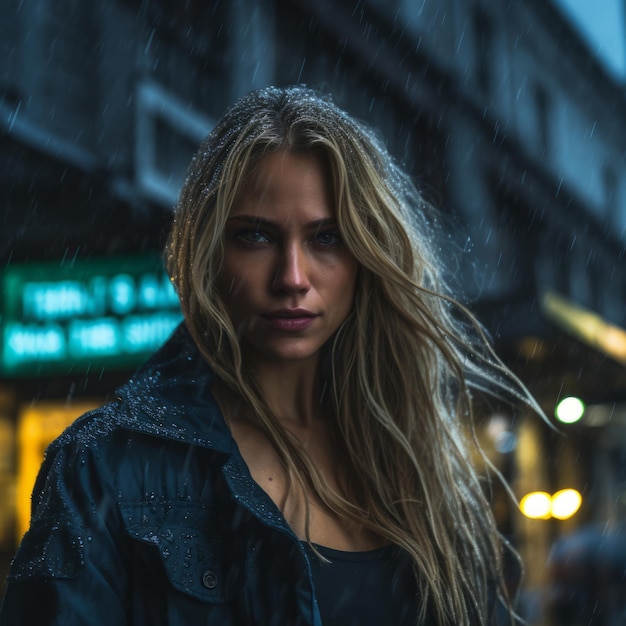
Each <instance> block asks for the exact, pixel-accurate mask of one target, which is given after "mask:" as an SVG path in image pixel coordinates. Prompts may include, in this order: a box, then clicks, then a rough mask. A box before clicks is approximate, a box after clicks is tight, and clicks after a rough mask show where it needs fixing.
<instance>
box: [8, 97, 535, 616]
mask: <svg viewBox="0 0 626 626" xmlns="http://www.w3.org/2000/svg"><path fill="white" fill-rule="evenodd" d="M430 221H431V219H430V211H429V209H428V207H427V206H426V205H425V204H424V203H423V202H422V200H421V199H420V196H419V195H418V193H417V192H416V191H415V188H414V187H413V185H412V184H411V182H410V180H409V179H408V177H407V176H406V175H405V174H404V173H402V171H401V170H400V169H399V168H398V167H397V166H396V165H395V164H394V163H393V161H392V160H391V159H390V157H389V156H388V154H387V153H386V150H385V148H384V147H383V145H382V143H381V142H380V141H379V140H378V139H376V138H375V136H374V135H373V134H372V133H371V132H370V131H369V130H367V129H366V128H365V127H364V126H363V125H361V124H360V123H357V122H356V121H355V120H354V119H352V118H351V117H350V116H348V115H347V114H346V113H344V112H343V111H341V110H340V109H338V108H337V107H336V106H335V105H334V104H332V103H331V102H330V101H329V100H328V99H326V98H324V97H322V96H320V95H318V94H317V93H315V92H313V91H311V90H308V89H306V88H301V87H294V88H287V89H278V88H267V89H263V90H261V91H257V92H254V93H252V94H250V95H249V96H247V97H245V98H243V99H242V100H240V101H238V102H237V103H236V104H235V105H234V106H233V107H232V108H231V109H230V110H228V111H227V112H226V114H225V115H224V117H223V118H222V120H221V121H220V122H219V123H218V125H217V127H216V128H215V129H214V131H213V132H212V133H211V134H210V135H209V137H208V138H207V139H206V141H205V142H204V144H203V145H202V146H201V147H200V149H199V151H198V153H197V154H196V156H195V157H194V159H193V161H192V163H191V166H190V169H189V173H188V177H187V180H186V182H185V184H184V188H183V190H182V194H181V197H180V201H179V204H178V207H177V212H176V216H175V221H174V224H173V227H172V230H171V234H170V238H169V242H168V246H167V263H168V269H169V272H170V275H171V277H172V280H173V282H174V285H175V286H176V288H177V290H178V294H179V296H180V301H181V305H182V310H183V313H184V316H185V321H184V324H183V325H181V327H180V328H179V329H178V330H177V331H176V332H175V333H174V335H173V336H172V338H171V339H170V340H169V341H168V342H167V343H166V344H165V345H164V347H163V348H162V349H161V350H160V351H159V352H157V353H156V354H155V355H154V357H153V358H152V359H151V360H150V361H149V362H148V363H147V364H146V365H145V366H144V367H143V368H141V369H140V370H139V371H138V372H137V373H136V375H135V376H134V377H133V379H132V380H131V381H130V382H129V383H128V384H127V385H125V386H123V387H122V388H121V389H119V390H118V393H117V396H116V398H115V400H114V401H113V402H111V403H110V404H107V405H105V406H104V407H102V408H101V409H99V410H96V411H95V412H92V413H91V414H88V415H85V416H83V417H82V418H81V419H79V420H78V421H77V422H76V423H75V424H74V425H73V426H72V427H71V428H70V429H69V430H68V431H66V433H65V434H64V435H62V436H61V438H60V439H58V440H57V441H56V442H55V443H53V444H52V446H51V447H50V448H49V450H48V453H47V457H46V461H45V463H44V466H43V468H42V472H41V474H40V476H39V479H38V482H37V485H36V487H35V493H34V499H33V516H32V525H31V528H30V530H29V532H28V534H27V535H26V536H25V538H24V540H23V542H22V545H21V547H20V549H19V552H18V554H17V557H16V559H15V562H14V564H13V567H12V570H11V574H10V578H9V583H8V587H7V593H6V598H5V601H4V607H3V609H2V612H1V618H0V624H2V625H8V624H12V625H13V624H38V625H40V626H41V625H47V624H59V625H61V624H63V625H64V626H67V625H69V624H101V625H105V624H106V625H109V624H110V625H113V624H115V625H119V624H133V625H144V624H145V625H150V626H154V625H158V624H170V625H178V624H181V625H182V624H187V625H190V624H193V625H194V626H200V625H210V626H229V625H259V626H260V625H281V626H282V625H286V624H288V625H311V626H320V625H324V626H333V625H335V626H336V625H340V624H341V625H351V626H357V625H358V626H368V625H370V624H371V625H376V626H384V625H389V626H391V625H393V626H404V625H416V624H450V625H452V624H454V625H462V624H487V623H491V622H492V620H493V616H494V613H495V607H496V605H497V604H498V603H499V602H500V604H503V605H504V606H507V604H508V603H507V600H506V598H505V594H504V587H503V584H502V572H501V551H502V547H503V546H502V542H501V539H500V537H499V535H498V533H497V531H496V528H495V525H494V521H493V519H492V517H491V515H490V513H489V507H488V504H487V502H486V500H485V498H484V497H483V494H482V490H481V485H480V484H479V479H478V477H477V475H476V473H475V471H474V469H473V468H472V465H471V463H470V460H469V452H468V450H467V449H466V445H465V443H464V437H463V436H462V432H463V431H464V429H462V428H461V425H462V423H467V424H468V425H469V424H470V421H471V405H470V392H469V389H468V385H469V383H468V380H471V381H472V384H473V385H478V386H480V387H483V388H494V389H496V390H499V392H500V393H506V394H509V393H515V392H516V390H517V387H518V385H517V383H515V380H514V378H512V377H511V376H510V375H509V373H508V372H507V371H506V370H505V369H504V368H502V367H501V366H500V365H499V364H498V362H497V360H496V359H495V358H494V357H493V356H491V352H490V349H489V347H488V346H487V345H486V344H485V342H484V341H482V340H481V339H480V333H476V332H474V331H472V333H469V332H468V330H467V329H468V328H473V325H472V323H471V318H468V317H467V314H466V313H464V310H463V308H462V307H460V306H459V305H457V304H456V303H455V301H454V300H452V299H451V298H450V297H449V296H448V295H446V294H445V288H444V286H443V285H442V284H441V278H440V266H441V261H440V259H438V258H437V257H436V255H435V254H434V253H433V249H432V248H433V241H434V240H433V233H432V228H431V227H430V226H429V223H430ZM468 319H469V320H470V323H468V321H467V320H468ZM521 391H522V393H523V390H521ZM498 598H500V600H498Z"/></svg>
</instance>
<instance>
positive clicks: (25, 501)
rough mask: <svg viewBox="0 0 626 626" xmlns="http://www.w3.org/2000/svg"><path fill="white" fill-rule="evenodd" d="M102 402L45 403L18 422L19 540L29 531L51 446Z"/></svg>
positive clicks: (24, 413)
mask: <svg viewBox="0 0 626 626" xmlns="http://www.w3.org/2000/svg"><path fill="white" fill-rule="evenodd" d="M98 404H99V402H97V401H91V402H90V401H89V400H85V401H83V402H75V403H72V404H66V403H65V402H58V403H57V402H42V403H40V404H36V405H26V406H24V407H23V408H22V410H21V412H20V415H19V419H18V446H19V448H18V451H19V463H18V471H17V489H16V514H17V528H16V530H17V538H18V540H19V539H21V537H22V535H23V534H24V533H25V532H26V531H27V530H28V525H29V523H30V495H31V492H32V490H33V486H34V484H35V479H36V478H37V472H38V471H39V466H40V465H41V462H42V461H43V456H44V451H45V449H46V448H47V446H48V444H49V443H50V442H51V441H52V440H53V439H54V438H55V437H58V436H59V435H60V434H61V433H62V432H63V430H64V429H65V428H67V426H69V425H70V424H71V423H72V422H73V421H74V420H75V419H76V418H77V417H78V416H79V415H81V414H82V413H86V412H87V411H89V410H91V409H93V408H95V407H96V406H98Z"/></svg>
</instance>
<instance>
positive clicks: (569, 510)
mask: <svg viewBox="0 0 626 626" xmlns="http://www.w3.org/2000/svg"><path fill="white" fill-rule="evenodd" d="M582 502H583V497H582V496H581V495H580V493H579V492H578V491H576V489H561V491H557V492H556V493H555V494H554V495H553V496H552V511H551V512H552V517H556V519H561V520H564V519H569V518H570V517H572V516H573V515H574V514H575V513H576V512H577V511H578V509H579V508H580V505H581V504H582Z"/></svg>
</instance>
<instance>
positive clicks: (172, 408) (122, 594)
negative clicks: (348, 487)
mask: <svg viewBox="0 0 626 626" xmlns="http://www.w3.org/2000/svg"><path fill="white" fill-rule="evenodd" d="M210 383H211V372H210V370H209V369H208V367H207V366H206V364H205V362H204V361H203V359H202V358H201V357H200V355H199V353H198V351H197V349H196V348H195V346H194V345H193V343H192V341H191V339H190V337H189V335H188V333H187V331H186V329H185V328H184V326H181V327H179V329H178V330H177V331H176V332H175V334H174V335H173V337H172V338H171V339H170V340H169V341H168V343H167V344H166V345H165V346H164V347H163V348H162V349H161V350H160V351H159V352H157V353H156V354H155V356H154V357H153V358H152V359H151V360H150V361H149V362H148V363H147V364H146V366H144V367H143V368H141V369H140V370H139V371H138V372H137V374H136V375H135V377H134V378H133V379H132V380H130V381H129V382H128V383H127V384H126V385H125V386H123V387H122V388H121V389H119V390H118V394H117V397H116V399H115V400H114V401H113V402H111V403H109V404H107V405H106V406H104V407H102V408H101V409H97V410H96V411H93V412H91V413H88V414H86V415H84V416H83V417H81V418H79V419H78V420H77V421H76V422H75V423H74V424H73V425H72V426H71V427H70V428H69V429H68V430H67V431H66V432H65V433H64V434H63V435H62V436H61V437H60V438H59V439H57V440H56V441H55V442H53V443H52V444H51V445H50V447H49V448H48V450H47V453H46V460H45V462H44V464H43V466H42V469H41V472H40V474H39V477H38V479H37V483H36V485H35V490H34V493H33V512H32V521H31V527H30V530H29V531H28V533H27V534H26V535H25V537H24V539H23V541H22V544H21V546H20V548H19V551H18V553H17V556H16V558H15V561H14V563H13V565H12V568H11V572H10V575H9V580H8V584H7V587H6V593H5V599H4V604H3V607H2V610H1V611H0V625H1V626H9V625H10V626H15V625H28V626H31V625H35V624H36V625H38V626H47V625H52V624H55V625H59V626H61V625H63V626H71V625H74V624H89V625H94V626H95V625H105V624H107V625H115V626H119V625H123V624H129V625H130V624H133V625H134V626H143V625H145V626H158V625H159V624H168V625H170V626H176V625H178V624H180V625H183V624H184V625H185V626H190V625H193V626H203V625H207V626H208V625H210V626H231V625H238V626H239V625H242V626H243V625H246V626H247V625H259V626H260V625H263V626H265V625H276V626H278V625H281V626H284V625H286V624H289V625H294V626H295V625H302V626H321V621H320V617H319V612H318V609H317V605H316V602H315V599H314V593H313V586H312V582H311V576H310V566H309V562H308V560H307V556H306V554H305V552H304V551H303V549H302V547H301V545H300V542H299V541H298V540H297V537H296V536H295V535H294V534H293V532H292V531H291V530H290V528H289V527H288V525H287V523H286V522H285V519H284V518H283V516H282V515H281V513H280V511H279V510H278V509H277V507H276V506H275V505H274V503H273V502H272V501H271V499H270V498H269V497H268V496H267V495H266V494H265V492H264V491H263V490H262V489H261V488H260V487H259V486H258V485H257V484H256V483H255V482H254V481H253V480H252V478H251V477H250V474H249V472H248V470H247V467H246V465H245V463H244V462H243V459H242V458H241V456H240V455H239V452H238V450H237V447H236V446H235V444H234V441H233V439H232V437H231V435H230V432H229V430H228V428H227V427H226V424H225V423H224V420H223V417H222V415H221V413H220V411H219V409H218V407H217V405H216V403H215V402H214V400H213V398H212V397H211V395H210V393H209V391H208V389H209V387H210Z"/></svg>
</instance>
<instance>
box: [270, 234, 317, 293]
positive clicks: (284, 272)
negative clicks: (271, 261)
mask: <svg viewBox="0 0 626 626" xmlns="http://www.w3.org/2000/svg"><path fill="white" fill-rule="evenodd" d="M273 287H274V289H276V290H278V291H285V292H289V293H297V292H304V291H308V290H309V289H310V287H311V283H310V279H309V260H308V258H307V254H306V251H305V250H304V249H303V248H302V246H300V245H295V244H294V245H290V246H288V247H286V248H285V249H284V250H283V251H282V254H281V256H280V258H279V263H278V267H277V268H276V274H275V276H274V281H273Z"/></svg>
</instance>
